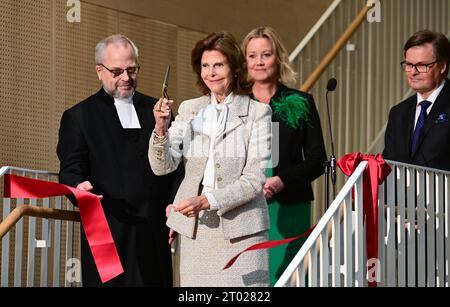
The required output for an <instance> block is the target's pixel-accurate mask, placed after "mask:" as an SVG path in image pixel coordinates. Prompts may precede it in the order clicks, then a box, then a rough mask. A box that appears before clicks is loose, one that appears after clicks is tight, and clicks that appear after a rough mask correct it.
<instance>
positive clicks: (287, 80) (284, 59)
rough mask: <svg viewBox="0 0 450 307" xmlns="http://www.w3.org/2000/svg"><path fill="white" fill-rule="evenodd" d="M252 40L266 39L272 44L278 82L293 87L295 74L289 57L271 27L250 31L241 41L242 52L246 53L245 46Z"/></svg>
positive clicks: (295, 80) (295, 79) (295, 78)
mask: <svg viewBox="0 0 450 307" xmlns="http://www.w3.org/2000/svg"><path fill="white" fill-rule="evenodd" d="M253 38H267V39H268V40H269V41H270V42H271V43H272V48H273V51H274V52H275V55H276V57H277V62H278V74H279V76H278V82H280V83H282V84H285V85H294V84H295V83H296V82H297V74H296V73H295V71H294V69H292V67H291V65H290V63H289V56H288V53H287V50H286V48H285V47H284V45H283V44H282V43H281V39H280V37H279V36H278V34H277V33H276V32H275V30H274V29H272V28H271V27H266V26H262V27H258V28H255V29H253V30H251V31H250V32H249V33H248V34H247V36H245V38H244V40H243V41H242V46H241V47H242V52H243V53H244V54H246V53H247V45H248V43H249V42H250V40H252V39H253Z"/></svg>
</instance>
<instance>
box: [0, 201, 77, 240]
mask: <svg viewBox="0 0 450 307" xmlns="http://www.w3.org/2000/svg"><path fill="white" fill-rule="evenodd" d="M24 216H34V217H41V218H46V219H55V220H62V221H74V222H79V221H80V214H79V212H77V211H67V210H59V209H53V208H44V207H37V206H30V205H20V206H18V207H16V208H15V209H14V210H13V211H11V213H10V214H9V215H8V216H7V217H6V218H5V219H4V220H3V221H2V222H1V223H0V239H1V238H3V236H4V235H5V234H7V233H8V231H10V230H11V229H12V228H13V227H14V226H15V225H16V223H17V222H18V221H19V220H20V219H21V218H22V217H24Z"/></svg>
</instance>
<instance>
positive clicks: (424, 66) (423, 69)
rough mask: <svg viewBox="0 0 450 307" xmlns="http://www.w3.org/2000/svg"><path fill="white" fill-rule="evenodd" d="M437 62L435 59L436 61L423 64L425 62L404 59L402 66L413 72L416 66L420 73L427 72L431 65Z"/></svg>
mask: <svg viewBox="0 0 450 307" xmlns="http://www.w3.org/2000/svg"><path fill="white" fill-rule="evenodd" d="M436 63H437V61H434V62H431V63H428V64H423V63H418V64H412V63H409V62H406V61H403V62H401V63H400V65H401V66H402V69H403V70H404V71H406V72H411V71H413V69H414V68H415V69H416V70H417V71H418V72H420V73H427V72H429V71H430V68H431V66H433V65H434V64H436Z"/></svg>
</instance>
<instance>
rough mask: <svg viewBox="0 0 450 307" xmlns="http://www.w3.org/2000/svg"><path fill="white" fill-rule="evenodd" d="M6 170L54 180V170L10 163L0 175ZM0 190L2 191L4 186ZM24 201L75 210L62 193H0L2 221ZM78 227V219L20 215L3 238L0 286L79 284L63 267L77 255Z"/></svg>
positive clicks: (11, 172) (6, 172)
mask: <svg viewBox="0 0 450 307" xmlns="http://www.w3.org/2000/svg"><path fill="white" fill-rule="evenodd" d="M5 174H15V175H20V176H25V177H30V178H36V179H42V180H47V181H56V180H57V173H53V172H48V171H39V170H29V169H23V168H17V167H9V166H5V167H2V168H1V169H0V179H1V178H3V177H4V175H5ZM1 191H2V192H1V193H3V189H1ZM0 195H1V194H0ZM23 205H31V206H37V207H43V208H54V209H64V210H69V211H75V209H74V207H73V205H72V204H71V203H70V201H68V200H67V198H65V197H62V196H59V197H51V198H45V199H10V198H4V197H2V198H0V208H1V210H2V221H5V219H6V217H7V216H8V215H9V214H10V213H11V212H12V211H13V210H14V208H17V207H19V206H23ZM78 227H79V223H78V222H73V221H62V220H58V219H55V220H53V219H48V218H37V217H34V216H29V217H26V218H21V219H20V220H19V221H18V222H17V223H16V225H15V227H14V228H13V229H12V231H10V232H7V233H6V234H5V235H4V236H3V238H2V244H1V250H0V254H1V263H0V265H1V273H0V274H1V280H0V285H1V286H2V287H7V286H15V287H20V286H28V287H32V286H56V287H58V286H66V287H67V286H79V285H81V283H80V282H78V281H79V280H73V279H72V280H71V279H67V278H66V269H71V267H69V268H66V265H69V264H70V265H71V264H73V263H74V262H73V261H69V260H71V259H73V258H77V259H80V256H79V252H80V247H79V240H76V238H77V237H78V233H79V231H78ZM74 242H77V244H75V243H74ZM77 263H78V262H77ZM23 272H26V274H25V273H23Z"/></svg>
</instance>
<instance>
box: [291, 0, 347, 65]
mask: <svg viewBox="0 0 450 307" xmlns="http://www.w3.org/2000/svg"><path fill="white" fill-rule="evenodd" d="M341 2H342V0H334V2H333V3H332V4H331V5H330V6H329V7H328V9H327V10H326V11H325V13H323V15H322V16H321V17H320V18H319V20H318V21H317V22H316V24H315V25H314V26H313V27H312V28H311V30H309V32H308V34H306V36H305V37H304V38H303V39H302V41H301V42H300V43H299V44H298V45H297V47H295V49H294V51H292V52H291V54H290V55H289V62H292V61H294V60H295V58H296V57H297V56H298V55H299V54H300V52H302V50H303V48H305V46H306V45H307V44H308V43H309V41H310V40H311V39H312V38H313V37H314V35H315V34H316V33H317V31H319V29H320V28H321V27H322V25H323V24H324V23H325V21H327V20H328V18H329V17H330V16H331V14H332V13H333V12H334V10H336V8H337V6H338V5H339V4H341Z"/></svg>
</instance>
